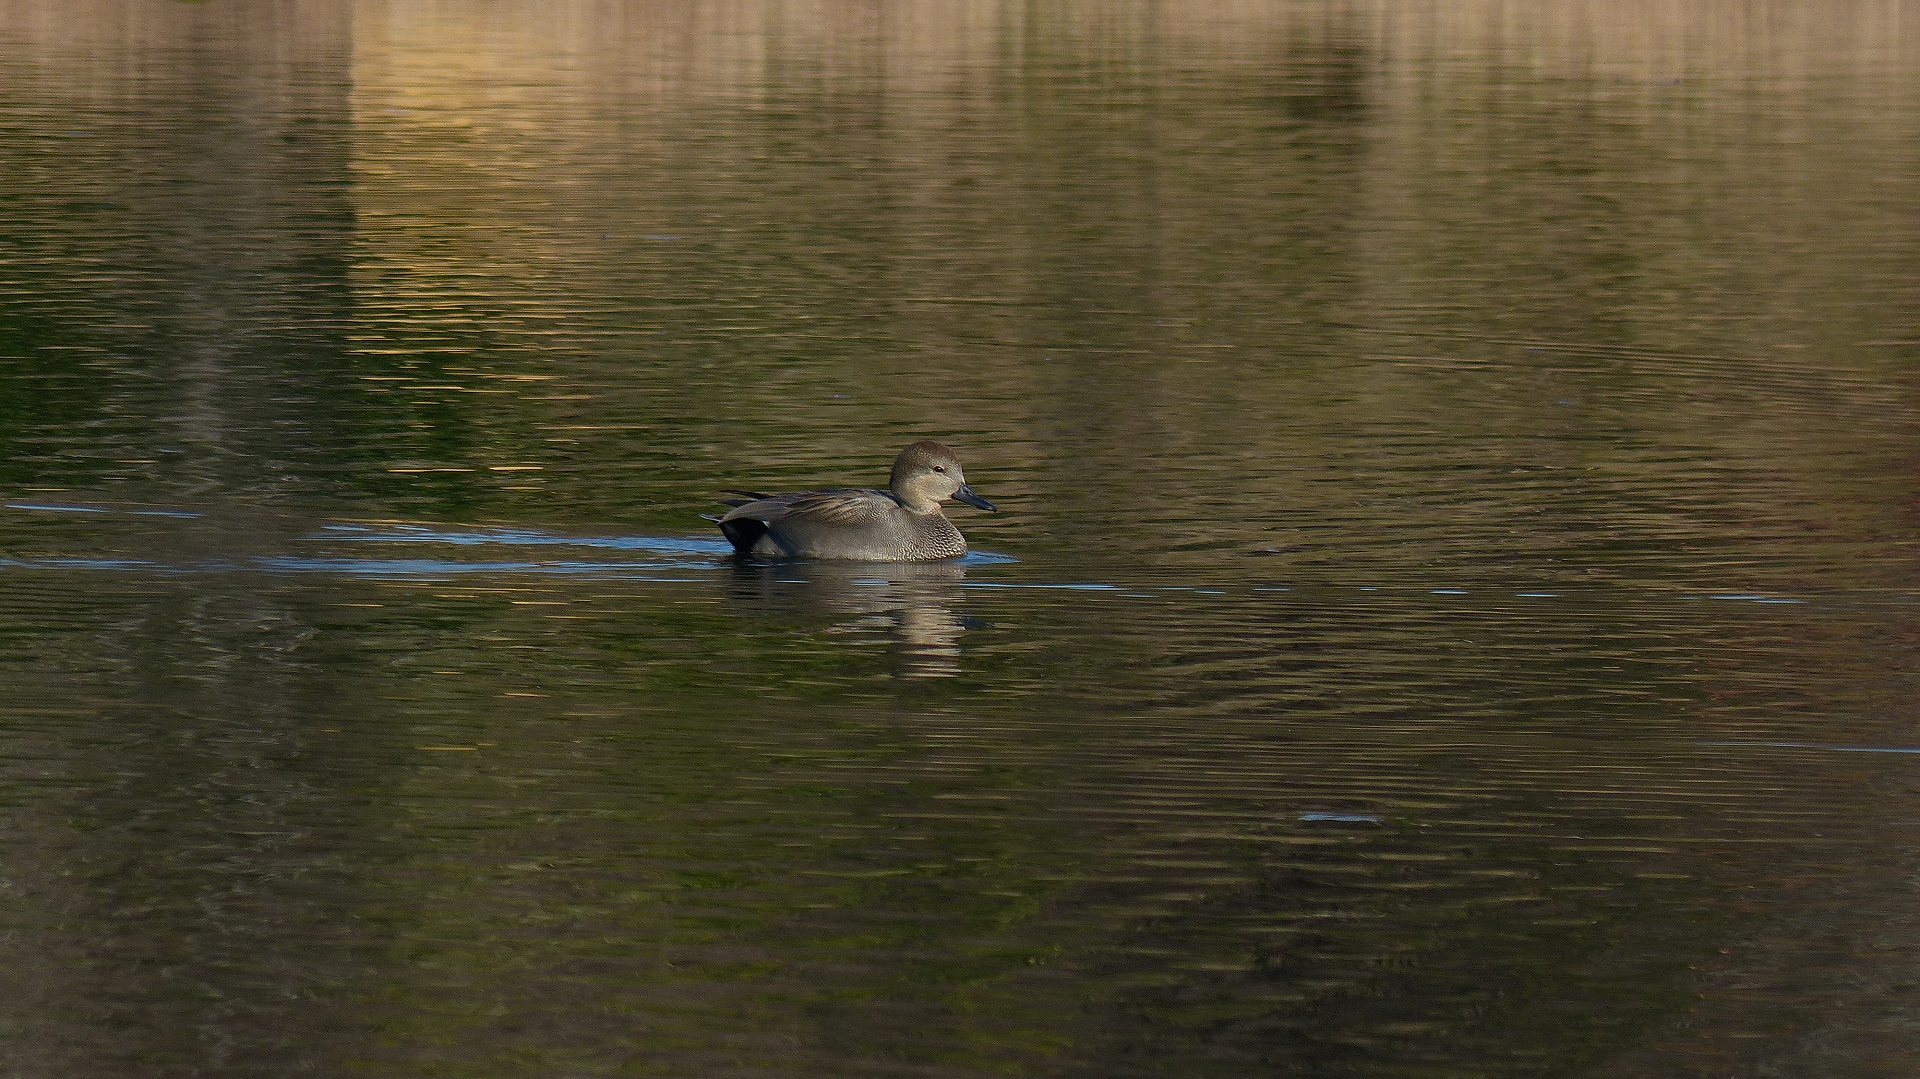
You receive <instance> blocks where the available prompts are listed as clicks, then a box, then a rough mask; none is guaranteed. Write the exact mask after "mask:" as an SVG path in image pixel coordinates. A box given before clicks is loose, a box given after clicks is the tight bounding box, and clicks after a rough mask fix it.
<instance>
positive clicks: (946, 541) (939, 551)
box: [707, 442, 996, 562]
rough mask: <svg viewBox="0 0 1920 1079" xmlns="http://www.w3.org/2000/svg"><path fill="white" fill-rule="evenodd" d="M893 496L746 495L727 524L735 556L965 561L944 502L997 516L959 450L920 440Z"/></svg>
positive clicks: (897, 466)
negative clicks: (971, 481) (964, 468)
mask: <svg viewBox="0 0 1920 1079" xmlns="http://www.w3.org/2000/svg"><path fill="white" fill-rule="evenodd" d="M887 486H888V488H889V489H888V490H885V491H874V490H865V489H855V488H842V489H836V490H831V491H806V492H802V493H800V494H791V495H765V494H757V493H754V492H750V491H743V492H741V493H742V494H744V495H746V496H747V497H746V498H744V499H740V500H738V501H734V502H730V503H728V504H729V505H731V506H733V507H734V508H733V509H732V510H730V511H728V512H727V514H726V515H725V516H722V517H708V518H707V520H709V521H713V522H715V523H716V524H718V525H719V526H720V531H722V532H724V533H726V536H727V539H728V540H729V541H730V542H732V544H733V549H734V552H735V553H736V554H740V555H745V556H748V557H753V558H845V559H856V560H859V561H863V562H928V561H935V560H938V559H946V558H958V557H960V556H961V555H963V554H966V553H967V541H966V539H965V537H963V536H961V535H960V530H959V529H957V528H955V527H953V522H952V521H949V520H947V517H946V514H944V513H942V512H940V503H942V502H944V501H946V500H947V499H949V498H952V499H958V500H959V501H961V502H964V503H966V504H967V505H969V506H974V507H977V508H979V509H983V510H993V509H995V508H996V507H995V506H994V504H993V503H991V502H989V501H987V500H986V499H984V498H981V497H980V496H979V495H977V494H974V493H973V488H971V487H968V486H967V478H966V476H965V475H963V474H962V473H961V471H960V461H959V459H958V458H956V457H955V456H954V455H953V451H952V450H950V449H948V448H947V447H945V446H943V445H941V444H940V443H938V442H915V443H914V444H913V445H911V446H908V447H907V448H906V449H904V450H901V451H900V456H898V457H896V458H894V461H893V477H892V478H891V479H890V480H889V481H888V483H887Z"/></svg>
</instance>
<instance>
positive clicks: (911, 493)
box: [887, 441, 998, 513]
mask: <svg viewBox="0 0 1920 1079" xmlns="http://www.w3.org/2000/svg"><path fill="white" fill-rule="evenodd" d="M887 486H889V487H891V488H892V489H893V493H894V494H895V495H897V496H898V497H899V499H900V501H902V502H904V503H906V505H907V508H908V509H910V510H912V511H914V512H915V513H929V512H932V511H933V510H936V509H938V508H939V506H940V503H942V502H945V501H946V500H947V499H949V498H951V499H955V500H957V501H960V502H964V503H966V504H967V505H969V506H973V507H975V508H976V509H983V510H993V509H997V508H998V507H996V506H995V505H994V504H993V503H991V502H989V501H987V500H986V499H984V498H981V497H980V496H979V495H977V494H974V493H973V488H971V487H968V486H967V477H966V474H965V473H963V472H961V471H960V459H959V458H958V457H955V456H954V455H953V451H952V450H950V449H948V448H947V447H945V446H943V445H941V444H940V443H938V442H932V441H923V442H915V443H914V444H913V445H911V446H908V447H907V448H906V449H904V450H901V451H900V456H898V457H896V458H894V459H893V478H892V479H891V480H889V481H888V483H887Z"/></svg>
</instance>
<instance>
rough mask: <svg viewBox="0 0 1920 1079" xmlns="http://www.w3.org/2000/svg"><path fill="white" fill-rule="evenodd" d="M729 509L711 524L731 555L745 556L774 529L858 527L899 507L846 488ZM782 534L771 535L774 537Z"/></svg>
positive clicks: (885, 497)
mask: <svg viewBox="0 0 1920 1079" xmlns="http://www.w3.org/2000/svg"><path fill="white" fill-rule="evenodd" d="M736 493H741V494H745V493H748V492H736ZM729 505H731V506H733V508H732V509H730V510H728V511H727V512H726V514H725V515H724V516H721V517H718V518H714V519H713V520H714V521H715V523H717V524H718V525H719V526H720V531H721V532H722V533H724V534H725V535H726V537H727V539H728V541H730V542H731V543H732V544H733V548H734V550H735V551H738V552H739V553H741V554H748V553H750V552H751V551H752V550H753V549H754V547H755V546H756V545H757V544H758V543H759V542H760V538H761V537H762V536H765V535H766V534H767V533H768V532H769V531H772V530H773V529H775V528H781V529H791V528H795V527H798V528H800V529H801V530H802V531H805V530H806V528H807V526H809V525H823V526H827V527H843V526H847V525H861V524H865V523H867V522H869V521H875V520H879V519H880V518H882V517H884V516H885V515H886V514H887V513H888V512H889V511H890V510H892V509H894V508H895V507H897V506H899V503H898V502H896V501H894V498H893V496H892V495H890V494H888V493H887V492H885V491H868V490H861V489H858V488H851V487H849V488H843V489H840V490H833V491H806V492H802V493H800V494H792V495H768V496H765V497H761V498H756V499H753V500H752V501H748V502H730V503H729ZM782 534H784V533H775V535H776V536H778V535H782Z"/></svg>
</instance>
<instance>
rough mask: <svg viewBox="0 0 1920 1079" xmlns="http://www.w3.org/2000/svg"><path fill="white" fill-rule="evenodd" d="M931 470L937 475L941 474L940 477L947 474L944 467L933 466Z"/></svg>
mask: <svg viewBox="0 0 1920 1079" xmlns="http://www.w3.org/2000/svg"><path fill="white" fill-rule="evenodd" d="M933 470H934V471H935V472H938V473H940V474H941V475H942V476H944V475H946V474H947V466H945V465H934V466H933Z"/></svg>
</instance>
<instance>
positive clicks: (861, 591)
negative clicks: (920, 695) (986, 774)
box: [734, 562, 967, 678]
mask: <svg viewBox="0 0 1920 1079" xmlns="http://www.w3.org/2000/svg"><path fill="white" fill-rule="evenodd" d="M799 572H804V574H805V576H804V577H802V576H797V575H796V569H795V567H792V566H790V565H789V566H784V567H782V566H772V565H766V564H756V563H752V562H739V563H736V564H735V570H734V582H735V586H736V587H735V589H734V595H735V597H736V598H737V599H739V600H742V601H745V602H748V603H752V604H764V605H765V606H766V607H767V608H768V609H770V610H776V611H781V612H786V613H796V614H807V615H826V616H828V617H831V618H834V619H835V620H836V624H835V626H834V629H835V630H836V631H837V632H841V633H856V634H857V633H863V632H873V631H876V630H877V631H879V632H880V633H883V634H885V635H886V636H887V638H888V639H889V640H890V642H891V643H892V645H893V647H894V649H895V650H896V651H897V652H898V653H899V655H900V656H901V658H902V659H903V660H904V661H905V667H904V670H902V671H901V673H902V674H903V675H904V676H905V677H908V678H952V677H954V676H956V675H958V674H959V673H960V638H961V636H962V635H963V634H965V633H966V631H967V622H966V620H965V619H962V618H960V617H959V616H958V615H956V614H955V613H954V611H953V607H952V602H953V600H954V598H955V594H956V593H957V592H958V590H959V587H960V582H961V581H963V580H965V579H966V575H967V574H966V568H965V567H964V566H963V565H961V564H960V563H958V562H928V563H903V564H900V565H894V566H858V567H856V566H850V565H846V564H836V563H832V562H821V563H817V564H814V565H810V566H807V567H806V568H805V570H804V571H799Z"/></svg>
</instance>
